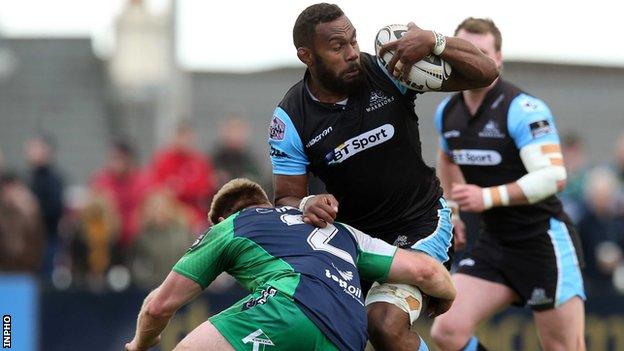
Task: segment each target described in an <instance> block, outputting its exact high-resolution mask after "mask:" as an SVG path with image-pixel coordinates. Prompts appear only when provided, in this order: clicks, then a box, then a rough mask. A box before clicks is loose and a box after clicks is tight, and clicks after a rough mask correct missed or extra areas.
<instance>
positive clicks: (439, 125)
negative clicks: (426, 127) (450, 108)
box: [433, 96, 451, 154]
mask: <svg viewBox="0 0 624 351" xmlns="http://www.w3.org/2000/svg"><path fill="white" fill-rule="evenodd" d="M449 100H451V97H450V96H447V97H445V98H444V100H442V102H441V103H440V104H439V105H438V108H437V109H436V112H435V115H434V116H433V123H434V124H435V128H436V130H437V131H438V136H439V138H438V139H439V140H440V149H442V151H444V153H445V154H450V152H451V151H450V150H449V147H448V144H447V143H446V139H444V133H443V132H442V112H444V108H445V107H446V105H447V104H448V102H449Z"/></svg>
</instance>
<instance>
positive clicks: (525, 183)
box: [516, 144, 567, 204]
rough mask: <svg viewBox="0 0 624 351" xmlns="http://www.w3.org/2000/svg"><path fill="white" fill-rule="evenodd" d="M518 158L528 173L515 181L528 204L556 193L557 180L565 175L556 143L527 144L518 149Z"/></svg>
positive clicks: (561, 157) (564, 177) (563, 178)
mask: <svg viewBox="0 0 624 351" xmlns="http://www.w3.org/2000/svg"><path fill="white" fill-rule="evenodd" d="M520 158H521V159H522V163H523V164H524V167H525V168H526V169H527V171H528V172H529V173H528V174H526V175H524V176H523V177H522V178H520V179H518V181H517V182H516V183H517V184H518V186H520V189H522V192H523V193H524V196H526V198H527V199H528V200H529V203H530V204H534V203H536V202H538V201H541V200H543V199H545V198H547V197H549V196H551V195H554V194H555V193H557V182H559V181H562V180H565V179H566V177H567V175H566V170H565V167H564V166H563V156H562V155H561V151H559V146H558V145H555V144H531V145H527V146H525V147H523V148H522V149H520Z"/></svg>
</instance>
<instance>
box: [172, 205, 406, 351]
mask: <svg viewBox="0 0 624 351" xmlns="http://www.w3.org/2000/svg"><path fill="white" fill-rule="evenodd" d="M395 252H396V247H394V246H392V245H389V244H387V243H385V242H383V241H381V240H379V239H374V238H372V237H370V236H368V235H366V234H364V233H362V232H361V231H359V230H357V229H354V228H352V227H349V226H347V225H345V224H341V223H336V224H335V225H328V226H327V227H325V228H316V227H314V226H312V225H309V224H306V223H304V222H303V220H302V216H301V212H299V211H298V210H297V209H294V208H292V207H281V208H248V209H245V210H243V211H241V212H239V213H236V214H234V215H232V216H230V217H228V218H227V219H226V220H224V221H223V222H221V223H219V224H217V225H216V226H214V227H212V228H211V229H210V231H208V232H207V233H206V234H204V235H203V236H202V237H200V238H199V239H198V240H197V241H196V243H195V244H193V246H192V247H191V248H190V249H189V251H188V252H187V253H186V254H185V255H184V256H183V257H182V258H181V259H180V261H178V263H177V264H176V265H175V266H174V268H173V270H174V271H175V272H177V273H179V274H181V275H183V276H185V277H187V278H189V279H192V280H193V281H195V282H197V283H198V284H199V285H200V286H201V287H202V288H206V287H207V286H208V285H209V284H210V283H211V282H212V281H213V280H214V279H215V278H216V277H217V276H218V275H219V274H220V273H221V272H223V271H226V272H228V273H229V274H231V275H232V276H233V277H234V278H236V280H238V282H240V283H241V284H242V285H243V286H244V287H245V288H247V289H248V290H250V291H254V290H256V289H257V288H261V287H264V286H266V285H270V286H272V287H274V288H275V289H277V290H279V291H281V292H282V293H284V294H286V295H288V296H290V297H291V298H292V299H293V300H294V301H295V302H296V303H297V304H298V306H299V307H300V308H301V310H302V311H303V313H305V314H306V315H307V316H308V317H309V318H310V320H312V322H314V324H316V325H317V327H318V328H319V329H321V330H322V331H323V333H324V334H325V335H326V336H327V337H328V338H329V339H330V340H331V341H332V342H334V343H335V344H336V345H337V346H338V347H339V348H340V349H341V350H343V349H344V350H363V349H364V347H365V345H366V340H367V334H366V311H365V309H364V299H363V296H362V290H361V287H360V276H361V277H362V278H364V279H367V280H371V281H373V280H376V281H384V280H385V279H386V277H387V275H388V272H389V270H390V266H391V264H392V260H393V257H394V254H395ZM294 337H296V336H294Z"/></svg>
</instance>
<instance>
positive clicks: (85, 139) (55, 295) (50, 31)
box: [0, 0, 624, 351]
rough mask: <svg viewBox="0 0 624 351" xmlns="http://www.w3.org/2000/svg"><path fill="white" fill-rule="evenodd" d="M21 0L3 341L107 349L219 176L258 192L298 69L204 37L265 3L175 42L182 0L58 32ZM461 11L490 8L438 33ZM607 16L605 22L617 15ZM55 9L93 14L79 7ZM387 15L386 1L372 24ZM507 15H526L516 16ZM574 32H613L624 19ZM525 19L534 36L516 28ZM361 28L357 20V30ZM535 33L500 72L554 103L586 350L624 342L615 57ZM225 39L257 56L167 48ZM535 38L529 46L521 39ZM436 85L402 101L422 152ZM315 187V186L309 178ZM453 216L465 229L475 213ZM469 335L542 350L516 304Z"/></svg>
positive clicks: (0, 231)
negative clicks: (547, 43)
mask: <svg viewBox="0 0 624 351" xmlns="http://www.w3.org/2000/svg"><path fill="white" fill-rule="evenodd" d="M17 3H19V1H17V0H15V1H9V0H2V1H0V174H1V184H0V313H2V314H3V315H5V314H7V315H8V314H10V315H11V316H12V317H13V319H12V323H13V324H12V337H13V340H12V341H13V345H12V349H15V350H39V349H40V350H84V349H89V350H103V351H107V350H119V349H121V348H122V347H123V343H124V341H126V340H129V339H130V338H131V336H132V334H133V332H134V325H135V318H136V314H137V312H138V309H139V307H140V304H141V301H142V299H143V298H144V297H145V295H146V293H147V292H148V291H149V289H151V288H154V287H155V286H156V285H157V284H158V283H159V282H160V281H161V280H162V279H163V278H164V276H165V274H166V272H168V270H169V268H170V267H171V265H172V264H173V263H174V262H175V260H176V259H177V257H179V256H180V255H181V254H182V253H183V252H184V251H185V249H186V248H187V247H188V246H189V245H190V243H191V242H192V241H193V240H194V238H195V237H196V236H197V235H198V234H199V233H200V232H201V231H202V230H203V229H205V228H206V226H207V223H206V219H205V214H204V213H205V211H206V207H207V205H208V204H209V201H210V197H211V195H212V194H213V193H214V191H215V189H217V188H218V186H219V185H220V184H223V183H224V182H225V181H227V180H228V179H230V178H232V177H236V176H247V177H250V178H252V179H254V180H257V181H259V182H261V183H262V184H263V185H265V187H266V188H267V189H269V190H270V187H271V172H270V162H269V159H268V150H267V149H268V148H267V145H266V140H265V139H266V128H267V122H268V120H269V117H270V115H271V113H272V110H273V109H274V107H275V105H276V103H277V102H278V101H279V100H280V99H281V97H282V96H283V94H284V93H285V91H286V89H288V88H289V87H290V86H291V85H292V84H293V83H294V82H296V81H297V80H299V79H300V77H301V74H302V72H303V68H302V66H301V65H296V64H295V65H293V62H294V61H292V59H282V58H281V56H280V57H276V58H274V60H273V61H270V60H269V61H267V57H266V56H267V55H268V56H270V55H271V53H272V52H271V50H272V45H273V42H274V41H273V40H268V41H266V42H262V43H260V44H261V45H264V46H259V48H260V49H259V48H257V47H258V45H259V44H258V43H249V40H248V39H247V38H245V37H243V38H242V39H241V38H240V35H239V36H236V35H234V36H233V37H231V38H226V39H227V40H221V41H219V40H215V37H216V36H225V35H227V32H228V30H229V29H228V28H215V27H216V26H218V25H221V24H222V23H224V21H225V22H227V21H228V18H229V21H231V22H234V23H233V25H239V24H240V25H242V26H244V27H246V28H247V29H246V31H253V30H254V26H256V25H266V26H269V28H273V27H272V26H275V24H271V23H268V22H271V21H272V16H273V14H270V13H268V12H267V11H268V8H270V6H268V5H263V7H261V8H258V7H257V6H258V5H250V6H251V7H252V9H257V10H264V11H265V12H266V17H265V18H264V20H265V21H258V22H254V23H247V22H245V21H240V19H239V18H238V17H237V14H236V13H235V12H229V11H226V10H228V9H229V10H232V9H234V8H235V7H236V6H243V4H245V2H233V3H232V4H230V5H229V6H230V7H228V8H226V9H225V10H224V9H219V7H218V6H216V7H214V8H211V7H210V6H209V5H204V6H205V8H204V9H208V10H210V9H213V10H214V11H213V12H206V13H205V18H206V21H208V22H210V21H213V22H214V23H213V26H212V27H210V26H209V24H210V23H208V24H206V25H203V26H200V27H199V28H200V29H201V31H202V33H201V38H200V40H199V41H198V40H197V38H196V39H195V41H192V42H189V39H188V38H186V36H184V35H183V34H184V32H185V31H186V32H188V31H189V30H192V29H189V28H188V24H186V27H185V26H184V23H185V22H184V21H185V20H186V19H188V20H189V22H192V21H197V18H196V17H197V14H194V12H193V8H192V6H191V5H190V4H189V3H191V2H190V1H178V2H175V1H174V2H170V1H167V0H162V1H151V2H150V1H147V2H145V3H144V2H142V1H139V0H135V1H124V0H119V1H116V5H115V6H112V7H110V6H108V7H107V6H104V5H103V3H104V2H97V6H94V8H93V9H92V10H91V12H93V11H99V10H102V16H105V15H106V14H110V16H109V17H110V21H109V23H108V27H107V30H106V31H104V30H99V31H97V33H95V34H93V35H90V34H88V33H87V34H85V32H80V31H78V33H77V34H76V33H69V34H67V33H65V32H63V30H59V31H58V32H55V31H54V27H53V26H54V24H52V25H51V26H52V27H49V28H47V29H43V30H39V31H36V30H35V31H29V29H28V28H29V27H28V26H27V25H24V26H23V27H19V26H18V25H16V24H15V23H17V22H18V21H15V18H14V16H29V15H31V14H32V15H33V16H34V17H35V19H34V21H37V20H38V19H39V18H43V17H45V16H46V13H45V9H46V6H47V7H48V8H49V7H50V6H55V5H49V4H48V5H45V6H42V7H43V9H39V10H37V9H36V8H35V7H32V8H28V9H26V8H25V7H24V6H22V7H19V6H18V7H19V9H18V10H15V8H16V6H15V4H17ZM30 3H31V5H33V3H36V1H30ZM70 3H71V1H70ZM94 3H95V2H94ZM154 3H155V4H154ZM345 3H346V4H345V5H344V6H343V8H344V10H345V12H346V13H347V15H348V16H350V13H352V12H355V15H354V17H352V20H353V22H354V24H355V26H356V28H358V26H359V25H360V22H362V21H361V20H360V22H358V18H362V16H364V15H363V14H362V11H359V8H358V7H357V4H355V3H356V2H346V1H345ZM76 4H77V3H76ZM308 4H309V3H308V2H302V1H298V2H292V3H291V2H289V3H288V5H285V4H284V6H285V7H287V8H288V9H287V10H284V11H286V12H288V11H290V12H288V16H286V17H287V19H286V20H285V23H288V24H287V25H285V27H283V28H282V29H281V32H280V35H279V38H278V39H276V40H278V41H279V42H280V44H275V45H276V47H278V48H276V52H282V51H283V50H282V51H280V50H281V49H279V47H283V46H284V43H282V42H286V44H287V45H286V46H287V49H285V50H290V51H287V52H288V55H292V57H294V50H291V49H290V45H291V44H290V43H291V41H290V40H291V39H290V30H291V26H292V22H294V19H295V16H296V14H297V13H298V12H299V11H301V10H302V9H303V8H304V7H305V6H306V5H308ZM483 4H484V5H483V6H484V7H487V6H486V5H487V2H483ZM74 5H75V4H74ZM245 5H249V4H245ZM339 5H341V6H342V5H343V4H342V3H340V2H339ZM529 5H531V6H535V9H537V8H538V6H540V5H539V3H538V2H535V3H531V4H529ZM76 6H85V5H76ZM195 6H197V5H195ZM254 6H256V7H254ZM463 6H465V5H463ZM545 6H551V5H545ZM111 8H114V11H113V10H111ZM548 9H549V8H548V7H547V8H546V10H548ZM104 10H106V11H104ZM42 11H43V13H39V12H42ZM60 11H61V12H63V13H72V11H71V9H61V10H60ZM415 11H416V10H415ZM265 12H258V13H265ZM403 12H405V11H402V14H401V16H405V14H404V13H403ZM55 13H56V12H54V11H52V12H51V13H50V15H54V14H55ZM470 15H474V16H480V15H489V13H488V12H487V11H484V10H482V9H479V10H478V11H477V12H470V9H469V8H463V9H461V8H460V9H459V10H456V11H453V12H451V13H450V15H449V17H450V19H446V20H447V22H445V23H451V24H447V25H446V26H447V27H448V28H446V32H447V34H450V32H452V30H453V28H454V26H453V25H452V23H458V22H459V20H461V19H462V18H463V17H467V16H470ZM12 16H13V17H12ZM193 16H195V17H193ZM587 16H588V17H591V13H589V14H587ZM606 16H607V17H606V20H604V21H606V22H607V23H611V22H613V23H612V25H613V27H612V28H615V26H616V22H614V21H615V17H609V16H610V15H609V14H607V15H606ZM96 17H97V14H96ZM96 17H94V18H96ZM217 17H219V18H220V20H219V21H220V22H219V21H217ZM492 17H493V19H494V20H495V21H498V20H499V18H497V17H495V16H494V15H492ZM68 18H71V19H73V20H74V21H78V22H81V23H82V24H83V25H84V26H88V24H89V18H77V17H76V16H73V17H72V16H68ZM503 19H504V20H506V22H505V21H501V22H502V23H503V25H501V29H502V32H503V38H504V41H503V42H504V44H503V47H504V48H505V47H506V45H507V43H508V42H510V41H512V40H511V39H509V37H511V35H510V36H507V35H506V31H505V28H506V27H509V28H510V25H509V24H508V23H509V21H510V19H509V18H503ZM401 20H402V18H401V17H399V18H398V19H393V17H391V16H389V17H388V19H387V20H386V19H379V23H374V25H372V28H373V29H374V28H376V27H380V26H382V25H385V24H387V23H386V22H398V21H401ZM517 20H518V21H521V20H522V21H523V22H522V23H523V25H526V19H521V18H518V19H517ZM611 20H613V21H611ZM98 21H100V22H101V19H99V20H98ZM375 21H377V20H375ZM424 21H425V22H427V21H428V23H435V22H436V19H435V18H428V19H426V20H424ZM96 22H97V21H96ZM85 23H86V24H85ZM98 23H99V22H98ZM194 23H198V22H194ZM499 24H500V23H499ZM529 24H532V23H530V22H529ZM59 25H60V24H59ZM537 25H539V26H542V27H548V24H539V23H538V24H537ZM11 26H13V27H12V28H13V29H11ZM16 26H17V27H19V28H21V29H19V28H18V29H17V30H16V29H15V27H16ZM579 26H582V24H581V23H579ZM423 27H425V28H426V27H428V26H427V25H423ZM571 28H572V27H568V28H567V30H568V31H569V30H570V29H571ZM546 29H547V28H543V30H546ZM575 29H577V28H575ZM582 29H583V30H582V31H583V32H585V31H590V32H591V33H593V34H591V35H593V36H594V37H598V36H603V35H604V36H606V37H609V38H612V41H614V40H616V39H615V38H617V34H623V33H622V32H621V29H619V30H620V32H619V33H617V32H616V33H608V32H607V33H605V32H601V31H599V30H593V29H588V28H586V27H584V26H583V28H582ZM522 30H526V33H527V34H526V35H527V36H529V37H531V35H533V34H532V33H533V32H531V30H530V28H529V29H527V28H524V29H522ZM560 30H561V29H560ZM563 30H564V31H565V30H566V29H565V28H564V29H563ZM367 31H370V29H365V30H364V31H363V32H362V31H359V29H358V33H359V38H360V41H365V40H366V39H363V37H364V38H365V36H364V35H365V34H362V33H367ZM579 32H581V30H580V29H579ZM102 33H105V34H102ZM237 33H239V34H240V33H245V32H244V31H242V32H241V31H239V32H237ZM373 34H374V33H368V36H369V37H371V38H372V35H373ZM568 34H569V35H570V36H573V37H574V36H575V35H576V36H577V37H578V39H579V40H578V42H577V44H579V43H580V42H581V40H585V39H586V37H584V36H583V34H582V33H581V34H579V33H570V32H568ZM516 35H517V33H516ZM590 37H591V36H590ZM111 38H113V39H114V40H111ZM519 38H522V36H520V37H519ZM555 39H557V38H556V37H549V38H548V40H555ZM543 40H544V39H540V40H526V41H524V42H521V43H520V44H516V45H515V46H513V45H512V44H511V43H510V46H511V48H510V49H509V50H510V55H507V61H506V63H505V67H504V76H505V78H506V79H508V80H510V81H512V82H514V83H515V84H517V85H519V86H521V87H523V88H524V89H526V90H527V91H528V92H530V93H532V94H535V95H536V96H539V97H540V98H542V99H544V100H545V101H546V102H547V103H548V104H549V105H550V107H551V109H552V110H553V111H554V113H555V116H556V118H557V123H558V128H559V131H560V133H561V134H562V136H563V146H564V156H565V158H566V166H567V167H568V173H569V185H568V188H567V189H566V191H565V192H564V193H563V194H561V197H562V199H563V200H564V202H565V204H566V206H567V209H568V211H569V213H570V214H571V215H572V217H573V218H574V220H575V221H576V223H577V226H578V228H579V231H580V234H581V237H582V240H583V246H584V247H583V248H584V251H585V258H586V261H587V268H586V271H585V277H586V288H587V290H588V293H589V300H588V303H587V339H588V349H589V350H597V351H600V350H624V256H623V254H622V250H623V249H624V112H622V108H621V104H622V101H623V100H624V57H622V56H621V55H620V56H619V57H617V56H616V57H615V58H614V57H613V55H611V56H609V57H607V59H604V57H603V56H608V55H607V53H605V52H604V51H602V55H603V56H601V52H598V53H596V51H597V50H589V51H592V52H591V53H589V54H587V55H584V56H583V55H579V56H578V57H575V56H574V55H575V54H574V53H562V54H561V55H560V56H557V53H556V52H555V53H553V52H549V51H548V48H545V49H542V47H541V46H540V45H543V43H542V42H543ZM567 40H568V42H571V43H574V40H572V41H570V39H569V38H568V39H567ZM518 41H521V40H520V39H518ZM227 42H229V44H231V42H237V43H238V45H239V46H243V47H244V45H245V44H248V43H249V46H250V47H252V48H253V50H255V51H258V50H262V49H261V48H264V50H265V51H264V52H261V53H258V55H259V56H258V57H259V59H258V64H257V65H255V61H254V58H253V57H252V56H253V55H249V57H247V56H245V55H246V54H245V53H244V50H242V51H241V53H239V54H235V55H234V56H231V57H232V60H237V61H236V64H232V65H228V64H227V62H226V63H225V64H223V63H219V62H217V63H210V62H211V61H210V62H208V63H206V64H204V65H202V64H195V63H193V60H191V59H188V58H184V57H182V58H181V57H180V54H179V52H180V50H192V48H193V46H201V47H204V49H205V48H206V47H208V49H210V48H212V50H211V51H210V50H209V51H208V53H207V54H202V55H204V56H206V57H210V54H212V55H213V56H218V57H219V58H220V59H221V60H222V61H220V62H223V61H227V59H228V58H229V57H230V56H228V52H227V50H229V49H228V48H230V47H227V45H228V43H227ZM371 42H372V40H371ZM111 43H112V44H111ZM532 44H535V45H536V46H537V49H536V48H535V47H531V48H530V49H531V50H533V52H534V54H527V53H526V52H529V51H530V50H529V47H528V46H530V45H532ZM222 45H223V47H226V49H221V48H222ZM518 45H520V46H518ZM522 45H524V48H526V52H524V51H523V46H522ZM614 45H618V44H614ZM619 45H620V47H621V44H619ZM363 46H364V45H363ZM580 46H581V47H582V48H590V47H591V48H599V49H600V48H605V46H604V45H603V46H601V45H597V44H596V43H593V44H592V43H584V44H582V45H580ZM366 49H369V47H367V46H364V50H366ZM611 49H612V50H613V48H611ZM616 49H617V46H616ZM540 50H541V51H540ZM605 50H607V49H606V48H605ZM623 51H624V50H623ZM506 53H507V51H506ZM540 53H541V54H540ZM263 55H264V56H263ZM276 55H277V54H276ZM592 55H594V56H592ZM200 56H201V55H198V56H196V60H197V62H201V60H200V59H197V57H200ZM241 56H243V57H242V58H241ZM277 56H279V55H277ZM224 57H225V59H224ZM234 57H236V59H235V58H234ZM601 58H603V59H601ZM267 62H268V63H267ZM271 62H272V63H271ZM443 96H444V95H443V94H425V95H422V96H420V97H419V98H418V101H417V104H416V106H417V107H416V108H417V112H418V114H419V116H420V117H421V135H422V141H423V154H424V156H425V158H427V159H428V162H429V164H431V165H433V164H434V162H433V160H434V154H435V145H436V139H435V133H434V132H433V131H434V128H433V123H432V116H433V111H434V108H435V106H436V105H437V103H438V102H439V101H440V100H441V99H442V98H443ZM315 188H317V191H322V184H316V185H315ZM467 217H468V219H469V228H470V230H471V234H472V236H473V237H474V234H475V232H476V231H477V230H478V229H477V227H478V224H477V223H476V221H474V219H472V220H470V219H471V217H470V216H467ZM242 296H244V292H242V291H241V290H240V289H239V288H238V287H237V286H236V285H235V284H234V282H232V281H231V279H229V278H228V277H227V276H222V277H221V278H220V279H219V280H218V281H217V282H216V283H215V284H214V285H213V286H212V287H211V288H209V289H208V292H207V293H206V294H205V296H204V297H203V298H202V299H200V300H198V301H196V302H193V303H192V304H191V305H190V306H188V307H187V308H185V309H184V310H182V311H181V312H180V313H178V315H177V316H176V317H175V319H174V320H173V322H172V324H171V325H170V326H169V328H168V329H167V330H166V332H165V334H164V335H163V343H162V349H163V350H168V349H171V348H172V347H173V345H175V343H176V341H177V340H179V339H180V338H181V336H183V335H184V333H186V332H188V331H190V330H191V329H192V328H194V327H195V326H196V325H198V324H199V323H201V322H202V321H203V320H205V319H206V318H207V317H208V316H209V315H210V314H213V313H216V312H218V311H220V310H221V309H223V308H224V307H226V306H227V305H229V304H230V303H231V302H234V301H236V300H237V299H239V298H240V297H242ZM484 298H486V297H485V296H484ZM422 323H423V325H421V327H423V328H426V324H427V322H426V321H423V322H422ZM480 337H481V339H483V340H484V341H485V342H486V343H487V344H488V345H492V347H493V349H496V350H537V349H538V346H537V345H538V344H537V337H536V334H535V331H534V329H533V327H532V323H531V322H530V319H529V314H528V312H527V311H523V310H521V309H517V310H516V311H512V312H507V313H505V314H501V315H498V316H496V317H495V318H493V319H492V321H490V322H489V323H488V324H487V325H485V326H484V327H483V328H482V329H481V331H480ZM430 345H431V344H430Z"/></svg>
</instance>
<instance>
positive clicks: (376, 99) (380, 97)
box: [366, 90, 394, 112]
mask: <svg viewBox="0 0 624 351" xmlns="http://www.w3.org/2000/svg"><path fill="white" fill-rule="evenodd" d="M393 101H394V96H391V97H387V96H386V95H384V93H382V92H381V90H373V91H372V92H371V95H370V101H369V102H368V107H366V112H371V111H375V110H377V109H379V108H382V107H384V106H386V105H387V104H389V103H391V102H393Z"/></svg>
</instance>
